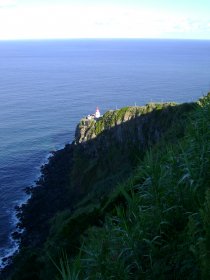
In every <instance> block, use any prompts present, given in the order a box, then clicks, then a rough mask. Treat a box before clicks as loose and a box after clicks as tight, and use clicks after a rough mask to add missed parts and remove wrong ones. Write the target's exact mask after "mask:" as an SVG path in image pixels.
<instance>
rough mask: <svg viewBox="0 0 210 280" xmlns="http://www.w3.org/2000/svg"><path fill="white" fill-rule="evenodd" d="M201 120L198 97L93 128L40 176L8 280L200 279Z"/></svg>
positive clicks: (205, 238)
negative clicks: (191, 102) (88, 134)
mask: <svg viewBox="0 0 210 280" xmlns="http://www.w3.org/2000/svg"><path fill="white" fill-rule="evenodd" d="M192 112H193V113H192ZM209 117H210V113H209V98H205V99H203V100H200V102H199V103H198V104H181V105H175V104H174V103H171V104H148V105H146V106H144V107H126V108H123V109H120V110H117V111H113V112H107V113H106V114H105V115H104V117H103V118H101V119H99V120H98V121H97V122H94V121H93V122H92V123H91V126H90V130H92V132H93V134H94V135H98V136H97V137H96V138H93V139H90V140H88V141H86V142H85V143H82V144H77V145H74V144H72V145H69V146H66V148H65V149H64V150H61V151H58V152H56V153H55V156H54V157H53V158H52V159H51V161H50V164H49V165H47V166H45V168H44V169H43V170H42V171H43V176H42V177H41V178H40V180H39V182H38V188H36V189H34V190H32V198H31V199H30V201H29V204H28V205H26V206H24V207H23V208H22V209H21V210H22V212H21V213H20V218H21V222H22V224H21V226H23V227H25V228H26V231H25V235H23V236H22V239H21V246H22V247H21V248H22V249H21V251H20V253H19V254H18V255H17V256H16V258H15V259H14V265H13V268H12V274H11V275H12V278H7V279H15V280H21V279H33V278H30V277H29V272H30V269H31V270H32V271H33V273H32V275H34V276H33V277H35V278H34V279H37V280H39V279H40V280H41V279H50V280H51V279H63V280H66V279H68V280H70V279H77V280H78V279H82V280H83V279H97V280H98V279H204V280H205V279H208V277H209V270H208V267H209V265H210V263H209V259H210V255H209V247H210V225H209V222H208V217H209V214H210V213H209V211H210V210H209V209H210V198H209V197H210V194H209V192H208V186H209V181H210V178H209V172H208V170H209V138H210V137H209V136H210V135H209ZM92 132H91V133H92ZM46 202H47V203H46ZM45 203H46V205H45ZM45 211H47V213H45ZM33 217H35V218H33ZM43 229H44V230H43ZM39 230H41V232H40V233H39ZM24 245H25V247H24ZM37 246H38V248H37ZM61 252H65V253H64V254H62V257H61ZM21 277H22V278H21Z"/></svg>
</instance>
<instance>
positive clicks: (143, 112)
mask: <svg viewBox="0 0 210 280" xmlns="http://www.w3.org/2000/svg"><path fill="white" fill-rule="evenodd" d="M184 106H185V107H186V106H189V107H190V106H191V105H190V104H189V105H186V104H185V105H184ZM182 107H183V105H180V106H179V105H177V106H176V104H175V103H160V104H155V103H150V104H147V105H146V106H142V107H137V106H135V107H125V108H122V109H120V110H115V111H108V112H106V113H105V114H104V115H103V116H102V117H101V118H100V119H98V120H88V119H86V118H83V119H81V121H80V123H79V124H78V125H77V128H76V133H75V144H76V145H78V144H83V145H85V146H87V145H90V144H89V143H91V140H93V139H95V138H96V137H97V140H98V141H99V142H100V144H103V146H107V145H108V146H109V143H112V144H113V141H114V142H117V143H118V144H122V143H124V142H126V143H128V142H130V143H136V144H138V146H141V145H143V146H144V145H145V144H146V143H148V141H152V142H156V141H158V140H159V138H160V136H161V135H162V133H164V131H165V130H166V129H168V127H169V125H170V123H172V122H173V121H174V120H175V119H176V118H177V114H179V113H180V112H181V111H182ZM185 110H186V108H185ZM94 144H95V142H94Z"/></svg>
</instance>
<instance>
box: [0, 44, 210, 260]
mask: <svg viewBox="0 0 210 280" xmlns="http://www.w3.org/2000/svg"><path fill="white" fill-rule="evenodd" d="M209 73H210V41H193V40H189V41H183V40H60V41H53V40H52V41H10V42H9V41H8V42H6V41H5V42H3V41H2V42H0V258H2V257H4V256H7V255H9V254H11V253H12V252H13V251H14V250H15V244H14V242H13V241H12V239H11V237H10V235H11V232H12V231H14V230H15V223H16V222H17V221H16V218H15V215H14V207H15V205H18V204H20V203H21V202H24V201H25V200H26V195H25V193H24V191H23V189H24V188H25V187H27V186H31V185H32V184H33V182H34V180H35V179H37V177H38V176H39V168H40V165H41V164H42V163H43V161H44V160H46V157H47V155H48V154H49V152H50V151H51V150H56V149H58V148H61V147H63V146H64V144H65V143H69V142H71V141H72V140H73V138H74V131H75V126H76V124H77V123H78V121H79V120H80V118H81V117H83V116H85V115H87V114H90V113H94V111H95V108H96V106H99V108H100V110H101V112H102V113H103V112H105V111H106V110H109V109H115V108H120V107H123V106H128V105H134V104H136V105H144V104H145V103H148V102H151V101H153V102H155V101H157V102H161V101H177V102H190V101H194V100H197V99H198V98H199V97H200V96H202V95H203V94H205V93H207V91H208V90H209V89H210V75H209ZM0 264H1V262H0Z"/></svg>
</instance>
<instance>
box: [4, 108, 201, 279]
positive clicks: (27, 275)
mask: <svg viewBox="0 0 210 280" xmlns="http://www.w3.org/2000/svg"><path fill="white" fill-rule="evenodd" d="M197 107H198V104H181V105H175V104H173V103H165V104H149V105H147V106H144V107H127V108H123V109H121V110H117V111H110V112H107V113H106V114H104V116H103V117H102V118H101V119H99V120H98V121H87V120H86V119H83V120H81V122H80V124H79V125H78V127H77V129H76V134H75V141H74V142H73V143H72V144H70V145H66V147H65V148H64V149H62V150H60V151H57V152H55V153H53V155H52V157H51V158H50V160H49V163H48V164H47V165H45V166H43V167H42V176H41V177H40V179H39V180H38V182H37V184H36V188H28V189H27V192H28V193H30V194H31V198H30V199H29V201H28V203H27V204H25V205H22V206H21V207H20V208H19V209H17V211H18V216H19V218H20V223H19V225H18V226H19V227H20V228H23V229H24V232H23V234H22V235H21V236H18V234H15V235H16V237H18V238H20V253H18V254H17V256H15V258H14V259H13V265H12V266H11V267H10V268H8V269H7V271H6V272H5V275H10V278H8V279H15V280H18V279H22V280H23V279H30V280H33V279H53V277H54V275H55V273H56V272H57V270H56V267H55V266H54V265H53V262H54V261H56V260H57V259H59V253H60V252H61V250H62V249H65V251H66V252H67V254H68V255H71V256H72V257H73V256H74V255H75V254H77V252H78V250H79V247H80V242H81V236H82V234H83V233H84V232H85V231H86V230H87V229H88V228H89V227H90V226H92V225H97V226H99V225H102V224H103V222H104V219H105V216H106V215H107V213H109V212H110V211H111V210H112V209H113V206H112V207H111V206H110V205H111V204H109V207H105V205H106V204H107V201H108V200H109V197H110V194H111V193H112V192H113V191H114V190H116V188H117V186H118V185H119V183H122V182H126V180H127V179H128V178H129V176H131V175H132V174H133V172H134V170H135V168H136V167H137V166H138V164H139V161H141V160H143V158H144V156H145V153H146V151H147V150H148V149H149V148H151V147H153V148H154V149H155V148H156V149H157V145H159V144H160V143H161V142H162V141H163V140H164V141H167V143H168V144H169V143H171V144H174V143H175V142H176V141H178V140H179V139H181V138H182V137H183V136H184V133H185V128H186V122H187V118H188V116H189V114H190V112H192V111H193V110H195V109H196V108H197ZM104 207H105V208H104ZM110 209H111V210H110ZM49 256H50V257H49ZM52 260H53V261H52ZM2 275H4V274H2ZM2 277H3V276H2Z"/></svg>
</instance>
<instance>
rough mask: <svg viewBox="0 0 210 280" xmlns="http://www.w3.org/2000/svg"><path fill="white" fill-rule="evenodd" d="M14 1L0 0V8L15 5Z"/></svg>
mask: <svg viewBox="0 0 210 280" xmlns="http://www.w3.org/2000/svg"><path fill="white" fill-rule="evenodd" d="M15 5H16V1H15V0H0V8H5V7H10V6H15Z"/></svg>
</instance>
